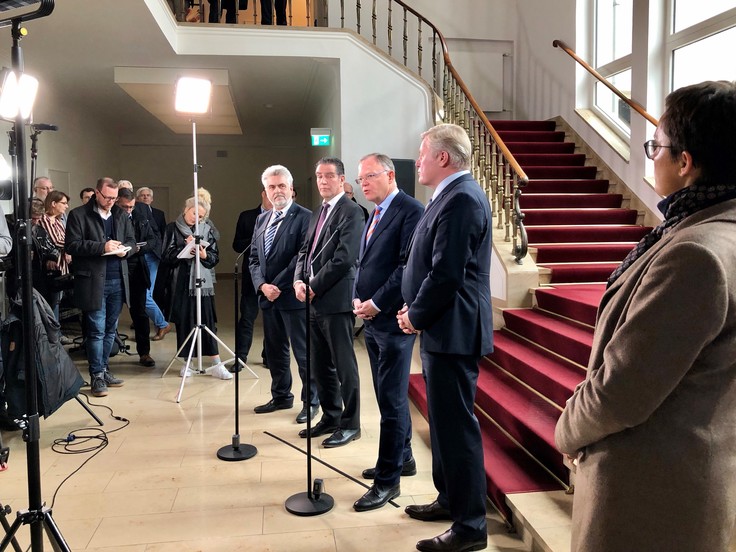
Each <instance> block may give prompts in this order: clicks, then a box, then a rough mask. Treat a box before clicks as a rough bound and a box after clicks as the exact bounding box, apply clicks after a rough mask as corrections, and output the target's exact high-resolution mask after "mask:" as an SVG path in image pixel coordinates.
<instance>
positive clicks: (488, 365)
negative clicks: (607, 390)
mask: <svg viewBox="0 0 736 552" xmlns="http://www.w3.org/2000/svg"><path fill="white" fill-rule="evenodd" d="M493 126H494V127H495V129H496V130H497V131H498V133H499V135H500V136H501V138H502V139H503V140H504V141H505V143H506V145H507V146H508V148H509V149H510V150H511V152H512V153H513V154H514V156H515V157H516V159H517V160H518V161H519V163H520V164H521V166H522V167H523V169H524V171H525V172H526V173H527V174H528V175H529V178H530V182H529V185H528V186H527V187H526V188H524V190H523V196H522V198H521V206H522V210H523V211H524V213H525V215H526V217H525V221H524V222H525V225H526V228H527V233H528V236H529V247H530V254H531V255H532V256H533V257H534V258H535V260H536V262H537V265H538V266H539V267H540V272H541V273H543V274H542V275H541V276H542V278H543V279H544V280H543V281H548V282H549V284H550V286H545V287H542V288H539V289H537V290H536V291H535V303H536V306H535V307H534V308H532V309H507V310H506V311H504V315H503V316H504V323H505V326H504V328H502V329H501V330H499V331H496V332H495V335H494V345H495V350H494V352H493V354H492V355H490V356H489V357H487V358H484V359H482V360H481V363H480V374H479V377H478V392H477V395H476V401H475V404H476V415H477V416H478V420H479V421H480V425H481V430H482V432H483V451H484V454H485V469H486V481H487V484H488V496H489V498H490V499H491V501H492V502H493V504H494V505H495V506H496V508H498V510H499V511H500V512H501V513H502V514H503V515H504V516H506V518H507V519H509V518H510V516H511V511H510V509H509V507H508V506H507V504H506V500H505V495H506V494H508V493H519V492H532V491H547V490H558V489H562V488H564V486H565V485H564V484H565V483H567V480H568V476H567V470H566V468H565V467H564V466H563V464H562V456H561V455H560V453H559V452H557V450H556V449H555V447H554V440H553V436H554V426H555V423H556V421H557V418H559V415H560V412H561V411H562V407H563V406H564V404H565V401H566V400H567V398H569V397H570V395H571V394H572V392H573V390H574V388H575V386H576V385H577V384H578V383H579V382H580V381H581V380H582V379H583V377H584V376H585V366H586V365H587V362H588V357H589V356H590V347H591V344H592V340H593V325H594V324H595V316H596V311H597V308H598V304H599V302H600V298H601V295H602V294H603V291H604V289H605V281H606V279H607V278H608V276H609V274H610V273H611V272H612V271H613V270H614V269H615V268H616V266H617V265H618V264H619V263H620V262H621V261H622V260H623V258H624V257H625V256H626V254H627V253H628V252H629V251H630V250H631V249H632V248H633V247H634V245H636V243H637V242H638V241H639V239H640V238H641V237H642V236H643V235H644V234H646V233H647V232H648V231H649V230H650V229H649V228H645V227H642V226H640V225H637V224H636V220H637V213H636V211H634V210H631V209H626V208H622V199H623V198H622V196H621V195H620V194H609V193H608V181H607V180H601V179H598V178H596V177H597V172H598V171H597V168H596V167H595V166H586V165H585V161H586V160H585V156H584V155H582V154H578V153H575V145H574V144H573V143H570V142H565V141H564V140H565V134H564V132H559V131H557V130H556V129H555V123H554V121H496V122H494V123H493ZM409 395H410V397H411V398H412V400H413V401H414V403H415V404H416V406H417V408H418V409H419V410H420V411H421V412H422V413H423V414H424V415H425V416H426V415H427V405H426V393H425V388H424V381H423V379H422V377H421V375H420V374H413V375H412V376H411V378H410V387H409Z"/></svg>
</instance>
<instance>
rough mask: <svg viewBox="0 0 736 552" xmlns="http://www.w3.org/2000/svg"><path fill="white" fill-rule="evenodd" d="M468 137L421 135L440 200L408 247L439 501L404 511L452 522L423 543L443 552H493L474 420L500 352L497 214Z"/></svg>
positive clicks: (441, 130)
mask: <svg viewBox="0 0 736 552" xmlns="http://www.w3.org/2000/svg"><path fill="white" fill-rule="evenodd" d="M471 151H472V150H471V146H470V139H469V138H468V135H467V133H466V132H465V130H464V129H463V128H462V127H459V126H457V125H451V124H442V125H437V126H435V127H433V128H431V129H429V130H428V131H427V132H425V133H424V134H422V144H421V147H420V148H419V157H418V159H417V162H416V166H417V173H418V175H419V184H422V185H423V186H427V187H428V188H429V189H430V190H432V197H431V199H430V201H429V203H428V204H427V208H426V210H425V211H424V215H422V218H421V219H420V221H419V223H418V224H417V229H418V230H417V232H415V234H414V236H413V237H412V240H411V244H410V245H409V253H408V258H407V260H406V267H405V268H404V278H403V280H402V282H401V295H402V297H403V298H404V301H405V305H404V306H403V307H402V308H401V310H400V311H399V314H398V315H397V318H398V321H399V327H400V328H401V329H402V330H403V331H404V333H407V334H412V333H419V335H420V343H421V347H420V354H421V358H422V372H423V374H424V379H425V382H426V385H427V409H428V412H429V432H430V440H431V441H432V479H433V481H434V484H435V487H436V488H437V492H438V496H437V499H436V500H435V501H434V502H431V503H430V504H424V505H418V504H411V505H409V506H407V507H406V513H407V514H409V517H412V518H414V519H418V520H421V521H437V520H443V519H447V520H451V521H452V522H453V523H452V526H451V527H450V529H449V530H448V531H446V532H444V533H442V534H441V535H438V536H436V537H434V538H431V539H425V540H421V541H419V542H418V543H417V549H418V550H424V551H432V552H440V551H443V550H445V551H460V550H482V549H483V548H485V547H486V543H487V541H488V536H487V534H486V517H485V516H486V479H485V472H484V468H483V443H482V441H481V436H480V426H479V424H478V419H477V418H476V417H475V414H474V413H473V403H474V400H475V390H476V386H477V382H478V361H479V360H480V357H481V356H483V355H486V354H489V353H490V352H492V351H493V321H492V319H491V289H490V270H491V245H492V244H491V209H490V206H489V205H488V199H487V198H486V195H485V194H484V193H483V190H481V188H480V186H479V185H478V183H477V182H476V181H475V180H474V179H473V176H472V175H471V174H470V171H469V168H470V152H471Z"/></svg>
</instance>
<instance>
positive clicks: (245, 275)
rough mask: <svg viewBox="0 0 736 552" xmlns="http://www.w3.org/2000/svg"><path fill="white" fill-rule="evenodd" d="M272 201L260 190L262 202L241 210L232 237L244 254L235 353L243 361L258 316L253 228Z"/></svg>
mask: <svg viewBox="0 0 736 552" xmlns="http://www.w3.org/2000/svg"><path fill="white" fill-rule="evenodd" d="M271 207H273V206H272V205H271V202H270V201H269V200H268V197H267V196H266V190H261V204H260V205H259V206H258V207H256V208H255V209H248V210H247V211H243V212H242V213H240V216H239V217H238V223H237V225H236V226H235V237H234V238H233V249H234V250H235V252H236V253H238V254H240V253H243V252H246V253H245V254H244V255H243V269H242V272H241V276H240V278H241V286H240V319H239V320H238V327H237V328H236V329H235V331H236V332H238V339H237V349H238V350H237V351H235V354H236V355H237V357H238V358H239V359H241V360H242V361H243V362H245V363H247V362H248V353H249V352H250V347H251V345H252V344H253V327H254V326H255V323H256V318H258V295H257V294H256V289H255V288H254V287H253V279H252V278H251V275H250V268H249V266H248V264H249V262H250V247H251V245H252V241H253V235H254V234H253V232H254V231H255V227H256V219H257V218H258V217H259V216H260V215H261V214H262V213H265V212H267V211H270V210H271ZM265 355H266V348H265V344H264V347H263V350H262V352H261V357H262V360H263V364H266V356H265Z"/></svg>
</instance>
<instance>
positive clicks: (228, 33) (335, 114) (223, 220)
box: [123, 0, 432, 267]
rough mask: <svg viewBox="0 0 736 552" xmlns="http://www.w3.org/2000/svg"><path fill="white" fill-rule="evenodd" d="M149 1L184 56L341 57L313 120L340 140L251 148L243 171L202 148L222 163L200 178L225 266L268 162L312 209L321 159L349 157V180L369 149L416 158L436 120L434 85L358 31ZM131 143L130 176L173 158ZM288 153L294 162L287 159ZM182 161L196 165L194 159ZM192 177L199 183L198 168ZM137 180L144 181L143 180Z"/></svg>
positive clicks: (326, 72) (325, 74) (324, 73)
mask: <svg viewBox="0 0 736 552" xmlns="http://www.w3.org/2000/svg"><path fill="white" fill-rule="evenodd" d="M145 2H146V4H147V5H148V7H149V9H150V11H151V13H152V14H153V16H154V18H155V19H156V21H157V23H158V25H159V26H160V27H161V29H162V32H163V34H164V36H165V37H166V39H167V40H168V41H169V43H170V44H171V47H172V48H173V49H174V51H175V52H176V53H177V54H178V55H182V56H208V55H212V56H222V55H223V53H225V54H226V55H232V56H265V57H273V56H280V57H292V58H294V57H295V58H300V57H306V58H320V59H326V60H336V63H326V64H324V67H322V68H321V74H320V75H319V77H318V78H320V79H321V80H322V81H326V83H327V85H326V86H325V87H324V89H323V91H322V98H321V99H322V102H321V108H320V109H319V110H318V111H317V113H316V115H315V120H314V124H312V125H310V126H313V127H328V128H332V129H333V136H334V138H335V141H334V145H333V146H331V147H329V148H303V149H299V148H296V149H293V150H289V147H294V145H293V143H289V141H288V139H286V142H285V143H284V145H283V147H284V148H286V149H279V150H274V149H273V148H271V150H270V151H269V148H260V147H258V148H255V149H253V148H246V149H244V150H243V151H242V152H240V153H238V155H237V159H238V160H239V162H240V163H239V165H238V166H239V167H240V168H239V170H240V173H237V170H238V169H237V167H236V166H235V165H232V166H231V165H229V164H224V163H221V160H219V159H217V158H213V159H211V163H210V162H208V161H207V159H206V158H207V152H206V150H204V149H202V150H201V153H200V155H201V156H202V161H203V164H205V167H206V168H207V167H209V166H210V165H212V166H214V167H222V170H220V169H214V171H215V172H216V175H214V176H213V178H212V180H213V183H212V185H211V186H210V185H207V184H206V183H205V182H206V173H207V171H209V170H210V169H209V168H207V170H206V171H203V172H202V173H201V176H200V178H201V182H200V184H201V185H202V186H205V187H207V188H208V189H210V191H212V192H213V196H214V204H215V207H214V208H213V215H212V217H213V221H214V222H215V223H216V224H217V226H218V228H219V229H220V231H221V232H222V240H223V242H226V244H227V247H222V248H221V251H222V253H223V256H222V264H223V265H225V266H228V267H229V266H232V262H231V261H233V260H234V253H230V247H229V244H230V243H231V242H232V235H233V232H234V225H235V220H236V218H237V214H238V212H239V211H240V210H242V209H247V208H251V207H252V206H253V205H255V204H257V201H258V199H257V198H258V194H260V175H261V172H262V171H263V169H264V168H266V166H268V165H269V164H272V163H276V162H278V163H281V164H284V165H286V166H288V167H289V168H290V169H291V170H292V172H293V173H294V176H295V179H296V180H297V187H298V189H299V196H298V201H299V203H301V204H302V205H305V206H307V207H310V208H311V207H313V206H314V204H315V201H316V200H317V199H318V198H317V195H316V194H315V193H304V191H305V190H304V189H303V188H300V187H299V184H300V183H302V182H303V183H304V187H306V186H307V183H309V182H311V185H312V186H314V182H313V179H312V180H311V181H310V178H312V177H313V174H314V163H315V162H316V161H317V159H319V158H320V157H323V156H325V155H335V156H337V157H340V158H341V159H342V160H343V162H344V163H345V170H346V176H347V178H348V179H349V180H353V179H354V178H355V177H356V176H357V167H358V160H359V159H360V158H361V157H362V156H363V155H365V154H366V153H370V152H374V151H379V152H383V153H386V154H387V155H389V156H391V157H397V158H412V159H413V158H415V157H416V151H417V150H418V148H419V141H420V140H419V135H420V133H421V132H423V131H424V130H426V129H427V128H429V127H430V126H431V125H432V114H431V112H430V106H431V105H432V102H431V98H432V96H431V92H430V90H429V89H428V88H427V86H426V85H425V84H424V83H423V82H421V81H420V80H418V79H416V78H413V77H412V76H410V75H407V74H406V73H405V72H404V71H403V70H402V69H401V68H400V67H399V66H398V64H396V63H395V62H393V61H391V60H390V59H388V58H387V57H386V56H385V55H383V54H382V53H381V52H379V51H377V50H375V49H374V48H372V46H371V45H370V44H367V43H366V41H365V40H364V39H362V38H360V37H358V36H357V35H355V34H354V33H351V32H340V31H338V32H336V31H334V30H329V29H328V30H324V29H304V30H297V29H293V28H292V29H288V30H280V29H278V28H273V29H262V28H258V29H253V28H247V27H238V28H228V29H222V28H208V27H207V26H201V27H200V26H189V27H177V26H176V25H175V24H174V22H173V20H172V18H171V17H170V16H169V14H168V13H167V12H166V11H165V10H166V8H165V5H163V4H162V3H161V2H159V1H158V0H145ZM162 6H163V7H162ZM277 70H278V67H275V68H274V71H277ZM295 85H298V84H295ZM123 149H124V151H125V152H126V154H125V160H124V163H123V165H124V167H123V168H124V169H125V170H126V173H127V174H135V173H136V172H137V171H140V174H141V175H145V174H146V173H147V174H148V177H149V178H153V174H152V173H151V172H150V171H149V169H151V170H155V167H153V166H152V165H153V164H155V163H156V162H157V161H156V159H158V160H159V161H158V162H159V163H161V160H163V159H165V158H164V157H161V156H155V155H154V156H151V155H150V153H148V152H144V151H136V148H135V144H130V145H128V146H125V147H124V148H123ZM215 149H218V148H217V147H216V146H214V145H213V151H214V150H215ZM177 151H178V150H177V149H174V150H173V152H169V150H167V151H166V155H167V156H168V158H171V159H173V158H174V157H180V158H181V157H183V154H179V153H177ZM300 156H301V157H300ZM287 157H288V162H286V161H284V159H286V158H287ZM290 163H291V164H290ZM182 166H184V167H191V163H190V164H189V165H186V164H184V165H182ZM227 167H230V168H229V169H228V168H227ZM175 171H176V175H177V177H178V178H181V179H185V178H187V177H186V176H185V174H184V173H182V172H181V171H180V169H178V168H177V169H175ZM159 172H160V171H159ZM234 173H235V174H234ZM162 176H163V175H162ZM131 180H133V179H132V178H131ZM170 180H171V179H169V181H170ZM186 181H187V182H190V181H191V174H190V175H189V176H188V180H186ZM233 181H235V182H242V183H243V184H241V186H242V187H245V188H246V189H242V188H241V189H239V190H233V189H232V187H231V183H232V182H233ZM133 182H134V184H136V185H137V184H138V183H137V182H135V180H134V181H133ZM253 183H256V185H255V186H254V185H253ZM159 184H160V181H159ZM309 191H310V192H312V191H313V190H309ZM421 192H422V193H423V192H424V191H423V190H421ZM422 193H420V194H418V195H419V198H420V199H423V198H422ZM179 194H180V192H178V191H172V193H171V197H172V198H175V197H178V196H179ZM223 195H225V196H226V199H225V201H223V199H221V198H222V197H223ZM356 196H357V197H358V198H360V191H359V190H356ZM184 197H185V196H184ZM236 206H237V207H236ZM231 257H232V258H231Z"/></svg>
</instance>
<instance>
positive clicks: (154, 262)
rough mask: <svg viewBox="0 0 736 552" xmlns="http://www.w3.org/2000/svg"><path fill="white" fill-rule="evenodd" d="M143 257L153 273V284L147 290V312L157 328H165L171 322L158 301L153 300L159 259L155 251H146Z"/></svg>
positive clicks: (151, 273)
mask: <svg viewBox="0 0 736 552" xmlns="http://www.w3.org/2000/svg"><path fill="white" fill-rule="evenodd" d="M143 258H144V259H145V261H146V266H147V267H148V273H149V274H150V275H151V286H150V287H149V288H148V290H146V314H147V315H148V318H150V319H151V321H152V322H153V325H154V326H156V328H157V329H161V328H165V327H166V326H168V325H169V323H168V322H167V321H166V318H164V313H162V312H161V309H160V308H159V307H158V305H157V304H156V301H154V300H153V286H154V285H155V284H156V274H157V273H158V263H159V260H158V259H157V258H156V255H154V254H153V253H146V254H145V255H144V256H143Z"/></svg>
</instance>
